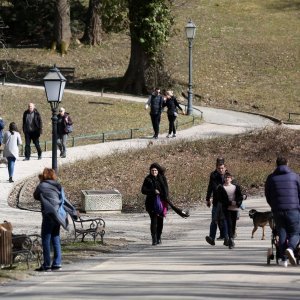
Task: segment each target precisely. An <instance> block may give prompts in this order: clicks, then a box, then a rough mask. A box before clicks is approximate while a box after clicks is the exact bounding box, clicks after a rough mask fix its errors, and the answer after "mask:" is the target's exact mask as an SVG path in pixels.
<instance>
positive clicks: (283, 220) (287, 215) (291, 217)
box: [273, 209, 300, 260]
mask: <svg viewBox="0 0 300 300" xmlns="http://www.w3.org/2000/svg"><path fill="white" fill-rule="evenodd" d="M273 215H274V220H275V225H276V230H277V232H278V236H279V247H278V248H279V249H278V252H279V253H278V257H279V258H281V259H283V260H286V257H285V255H284V251H285V250H286V248H291V249H292V250H293V251H294V250H295V249H296V247H297V244H298V242H299V233H300V211H299V210H297V209H295V210H284V211H279V212H274V213H273Z"/></svg>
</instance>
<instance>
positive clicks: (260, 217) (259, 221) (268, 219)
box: [249, 209, 273, 240]
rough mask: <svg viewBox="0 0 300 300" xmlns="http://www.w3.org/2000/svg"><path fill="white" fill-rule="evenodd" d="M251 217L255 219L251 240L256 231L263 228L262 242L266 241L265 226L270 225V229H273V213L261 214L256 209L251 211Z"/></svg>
mask: <svg viewBox="0 0 300 300" xmlns="http://www.w3.org/2000/svg"><path fill="white" fill-rule="evenodd" d="M249 217H250V218H251V219H253V225H254V228H253V230H252V235H251V238H252V239H253V237H254V233H255V231H256V230H257V229H258V227H262V238H261V239H262V240H264V239H265V226H266V225H267V224H269V226H270V228H271V229H273V214H272V212H271V211H265V212H259V211H257V210H256V209H251V210H250V211H249Z"/></svg>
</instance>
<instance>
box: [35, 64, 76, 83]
mask: <svg viewBox="0 0 300 300" xmlns="http://www.w3.org/2000/svg"><path fill="white" fill-rule="evenodd" d="M56 67H57V69H58V70H59V71H60V72H61V74H62V75H63V76H64V77H65V78H66V79H67V82H72V83H74V81H75V68H74V67H58V66H56ZM50 69H51V67H46V66H38V67H37V74H38V77H41V78H44V77H45V76H46V74H47V73H48V72H49V70H50Z"/></svg>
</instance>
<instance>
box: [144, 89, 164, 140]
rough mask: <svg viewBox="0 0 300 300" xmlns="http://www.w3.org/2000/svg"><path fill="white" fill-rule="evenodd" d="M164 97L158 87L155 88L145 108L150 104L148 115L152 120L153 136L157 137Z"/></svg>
mask: <svg viewBox="0 0 300 300" xmlns="http://www.w3.org/2000/svg"><path fill="white" fill-rule="evenodd" d="M163 102H164V98H163V96H162V95H161V94H160V89H159V88H155V91H154V93H153V94H152V95H151V96H150V97H149V99H148V101H147V103H146V106H145V108H146V109H147V108H148V107H149V106H150V117H151V121H152V127H153V130H154V135H153V138H155V139H157V138H158V134H159V124H160V117H161V113H162V106H163Z"/></svg>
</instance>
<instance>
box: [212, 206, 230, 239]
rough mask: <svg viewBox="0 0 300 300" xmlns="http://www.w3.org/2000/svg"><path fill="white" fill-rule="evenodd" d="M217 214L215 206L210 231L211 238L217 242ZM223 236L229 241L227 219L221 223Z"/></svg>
mask: <svg viewBox="0 0 300 300" xmlns="http://www.w3.org/2000/svg"><path fill="white" fill-rule="evenodd" d="M216 213H217V206H216V205H213V207H212V210H211V220H212V221H211V223H210V229H209V236H210V237H211V238H212V239H213V240H215V239H216V234H217V228H218V224H217V223H216V221H214V220H215V218H216ZM220 225H221V228H220V231H221V236H223V237H224V238H225V239H228V229H227V222H226V220H225V219H223V220H222V221H221V224H220Z"/></svg>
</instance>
